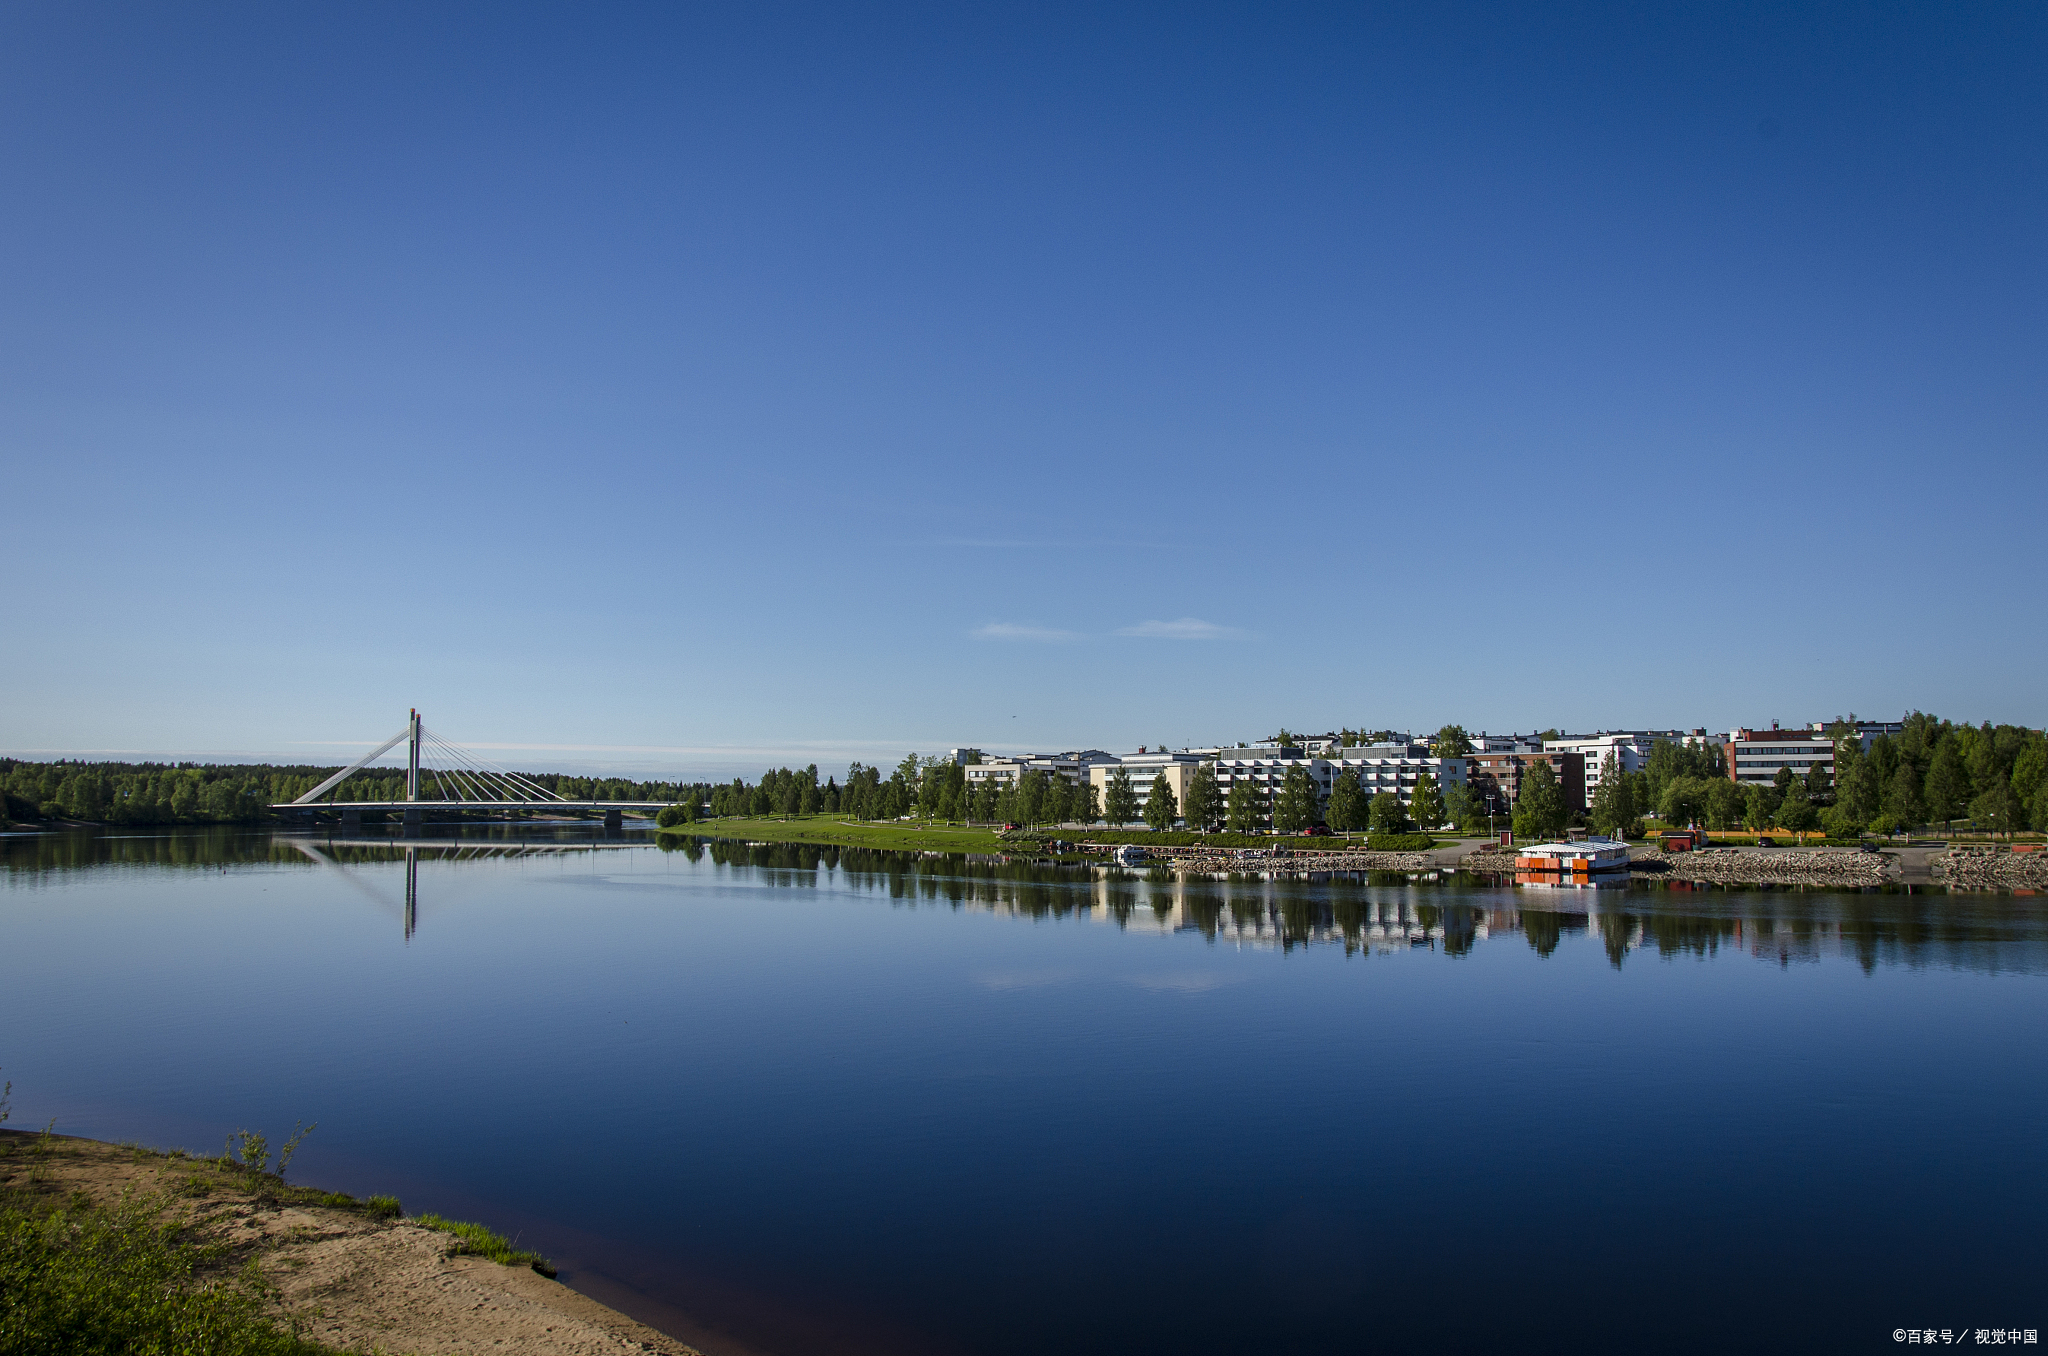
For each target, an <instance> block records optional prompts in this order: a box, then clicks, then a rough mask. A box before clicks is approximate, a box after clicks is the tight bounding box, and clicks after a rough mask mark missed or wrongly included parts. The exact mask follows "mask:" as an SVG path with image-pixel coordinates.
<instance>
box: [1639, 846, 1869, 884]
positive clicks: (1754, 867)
mask: <svg viewBox="0 0 2048 1356" xmlns="http://www.w3.org/2000/svg"><path fill="white" fill-rule="evenodd" d="M1891 865H1892V864H1891V859H1890V858H1888V857H1886V856H1884V855H1883V854H1882V853H1877V852H1856V851H1843V850H1839V849H1836V850H1828V849H1821V850H1818V851H1813V852H1801V851H1798V850H1796V849H1785V850H1772V851H1766V852H1739V851H1737V850H1736V849H1734V848H1702V849H1700V850H1698V851H1696V852H1663V851H1660V850H1658V849H1656V848H1639V849H1637V850H1636V851H1635V852H1634V853H1633V854H1632V855H1631V856H1630V858H1629V869H1630V870H1631V871H1633V872H1636V873H1639V874H1642V875H1655V876H1659V877H1662V878H1663V879H1665V880H1684V881H1696V882H1700V883H1703V884H1709V885H1829V886H1836V887H1840V888H1845V889H1860V888H1862V887H1864V886H1867V885H1883V884H1884V883H1885V882H1886V881H1887V880H1889V879H1890V878H1891Z"/></svg>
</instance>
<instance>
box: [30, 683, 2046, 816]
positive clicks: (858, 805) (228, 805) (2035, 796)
mask: <svg viewBox="0 0 2048 1356" xmlns="http://www.w3.org/2000/svg"><path fill="white" fill-rule="evenodd" d="M1346 733H1347V734H1348V733H1350V732H1348V731H1347V732H1346ZM1828 733H1829V737H1830V738H1831V739H1832V740H1833V743H1834V748H1835V768H1836V773H1835V775H1834V776H1830V775H1829V773H1828V771H1827V769H1826V768H1825V767H1824V766H1819V765H1816V766H1815V767H1814V769H1813V770H1812V771H1811V772H1809V773H1808V774H1807V775H1806V776H1804V777H1799V776H1795V775H1794V774H1793V773H1792V772H1791V771H1790V770H1789V769H1785V768H1781V769H1779V772H1778V776H1777V778H1776V780H1775V781H1774V782H1773V783H1772V784H1769V785H1763V786H1758V785H1741V784H1738V783H1736V782H1734V781H1732V780H1730V778H1729V777H1728V775H1727V768H1726V765H1725V763H1724V762H1723V760H1722V758H1721V756H1720V754H1719V753H1718V752H1717V751H1716V750H1715V749H1713V748H1712V747H1711V746H1708V745H1704V744H1684V743H1676V742H1664V743H1659V744H1657V745H1656V746H1655V747H1654V748H1653V749H1652V750H1651V752H1650V754H1649V757H1648V759H1647V760H1646V762H1645V764H1644V765H1643V766H1642V767H1640V768H1636V769H1633V770H1625V769H1623V768H1621V767H1620V766H1619V765H1618V764H1617V763H1616V761H1615V759H1614V756H1613V755H1612V754H1611V753H1610V754H1609V755H1608V756H1607V758H1606V760H1605V761H1604V762H1603V765H1602V769H1601V776H1600V777H1599V779H1598V784H1597V789H1596V790H1595V792H1594V795H1593V799H1592V803H1591V804H1590V805H1588V806H1587V807H1586V808H1585V809H1584V810H1583V811H1580V810H1578V809H1576V808H1575V807H1572V806H1568V805H1567V804H1566V803H1565V800H1564V797H1563V794H1562V790H1561V788H1560V787H1559V786H1558V785H1557V781H1556V778H1555V775H1554V774H1553V773H1552V771H1551V770H1550V768H1549V766H1548V764H1547V763H1546V762H1545V761H1543V760H1540V759H1538V760H1534V761H1532V762H1531V764H1530V765H1529V767H1528V769H1527V773H1526V775H1525V777H1524V779H1523V783H1522V785H1521V786H1520V787H1519V789H1518V794H1517V795H1516V797H1515V800H1514V803H1513V805H1512V807H1511V808H1510V809H1509V810H1508V812H1507V813H1505V814H1502V815H1499V816H1494V815H1490V814H1489V813H1488V808H1489V807H1488V806H1487V804H1486V803H1485V801H1484V798H1483V797H1482V795H1481V793H1480V791H1479V790H1478V789H1476V788H1475V787H1473V786H1470V785H1457V784H1453V785H1449V786H1439V785H1437V784H1436V782H1435V780H1434V779H1433V778H1430V777H1429V776H1427V775H1426V774H1425V775H1424V776H1423V777H1422V778H1420V779H1418V783H1417V785H1416V787H1415V788H1414V791H1413V794H1412V797H1411V799H1410V800H1409V801H1408V802H1407V803H1405V804H1404V802H1403V801H1402V800H1401V799H1400V798H1399V797H1397V796H1395V795H1393V794H1391V793H1390V792H1387V791H1384V790H1381V791H1378V792H1376V793H1374V792H1369V791H1368V790H1367V789H1366V788H1364V787H1362V786H1361V785H1360V784H1359V782H1358V781H1357V779H1356V777H1355V776H1352V775H1350V774H1344V775H1340V776H1339V777H1337V779H1336V780H1335V782H1334V784H1333V785H1332V787H1331V789H1330V791H1329V793H1328V794H1327V795H1324V794H1322V793H1321V791H1320V790H1319V788H1318V787H1317V786H1316V784H1315V783H1314V781H1313V780H1312V779H1311V778H1310V777H1309V776H1308V775H1307V773H1306V772H1305V771H1303V770H1302V769H1301V768H1299V767H1293V768H1289V769H1288V771H1287V772H1286V774H1285V776H1284V777H1283V779H1282V782H1281V784H1280V785H1279V786H1278V787H1277V788H1276V789H1275V790H1274V791H1273V792H1272V793H1271V794H1268V793H1267V792H1265V791H1263V790H1262V789H1260V788H1259V787H1258V786H1256V785H1254V784H1251V783H1248V782H1246V781H1239V782H1238V783H1237V784H1236V785H1234V786H1233V787H1232V788H1231V790H1230V792H1229V794H1228V795H1224V794H1222V793H1221V792H1220V789H1219V787H1218V784H1217V780H1216V778H1215V776H1214V774H1213V773H1211V772H1209V771H1208V770H1207V769H1206V768H1202V769H1198V770H1197V771H1196V773H1195V775H1194V776H1193V777H1192V778H1190V780H1189V783H1188V785H1187V787H1186V792H1185V795H1184V796H1179V797H1177V796H1176V794H1175V792H1174V789H1173V787H1172V786H1171V785H1170V784H1169V783H1168V781H1167V779H1166V777H1165V775H1164V774H1163V773H1160V774H1158V775H1155V776H1154V777H1153V778H1152V779H1151V781H1150V784H1149V786H1148V787H1147V790H1148V794H1147V795H1146V796H1144V797H1143V798H1142V806H1141V798H1140V797H1139V796H1138V795H1137V786H1136V784H1134V783H1133V781H1132V780H1131V778H1130V775H1129V773H1128V772H1127V771H1126V770H1125V769H1123V768H1117V769H1115V770H1114V771H1113V772H1112V773H1111V775H1110V776H1109V777H1108V779H1107V784H1106V786H1105V788H1104V790H1103V791H1102V792H1101V793H1098V792H1097V789H1096V788H1095V786H1094V785H1093V784H1091V783H1089V782H1087V781H1074V780H1070V779H1069V778H1067V777H1063V776H1060V775H1057V774H1054V773H1050V772H1046V771H1042V770H1039V769H1031V770H1027V771H1026V772H1024V773H1023V774H1022V775H1021V776H1019V777H1017V778H1014V779H1005V780H994V779H990V780H970V779H969V778H968V776H967V773H966V767H964V766H962V765H961V764H959V763H957V762H956V761H955V760H953V759H951V758H947V757H941V756H937V755H920V754H916V753H911V754H908V755H906V756H905V757H904V758H903V760H902V761H901V762H899V763H898V764H897V765H896V766H895V767H893V768H890V769H886V770H885V769H884V768H882V767H879V766H870V765H867V764H863V763H860V762H855V763H853V764H852V765H851V766H850V767H849V768H848V769H847V773H846V777H845V780H844V782H841V781H840V779H838V778H837V777H824V778H822V779H821V777H820V775H819V771H818V768H817V765H816V764H811V765H809V766H806V767H803V768H787V767H781V768H775V769H772V770H770V771H767V772H765V773H763V774H762V776H761V777H760V778H759V780H757V781H753V782H749V781H747V780H746V779H745V778H734V779H733V780H732V781H730V782H720V783H710V782H684V781H673V782H665V781H630V780H625V779H621V778H595V777H572V776H565V775H561V774H555V773H531V774H521V775H522V776H525V777H528V778H529V779H530V780H532V781H534V782H536V783H537V784H539V785H541V786H543V787H545V788H546V789H548V790H549V791H551V792H553V793H554V794H556V795H559V796H561V797H563V798H564V799H565V800H568V801H572V802H573V801H578V800H629V801H643V802H667V803H668V808H666V809H664V810H663V811H661V812H660V815H659V818H660V820H661V822H662V825H663V827H673V826H675V825H678V824H687V823H692V822H695V821H697V820H701V819H732V818H742V817H744V818H751V819H761V818H764V817H769V816H774V817H779V818H806V819H808V818H812V817H820V816H822V817H828V818H834V819H841V820H847V821H852V822H855V823H902V822H905V821H910V822H914V823H919V824H923V825H926V826H936V825H940V824H953V825H962V826H968V827H972V826H975V825H996V824H1016V825H1020V826H1022V827H1025V828H1035V827H1041V826H1049V825H1084V826H1093V825H1098V824H1100V825H1107V826H1112V827H1115V826H1122V825H1126V824H1132V823H1137V822H1143V823H1145V824H1146V825H1148V827H1150V828H1152V829H1153V830H1155V831H1160V832H1165V831H1169V830H1172V829H1174V828H1176V827H1184V828H1186V829H1188V830H1192V831H1199V832H1215V831H1218V830H1221V831H1227V832H1231V833H1239V834H1261V833H1277V834H1290V833H1298V832H1300V831H1302V830H1304V829H1308V828H1311V827H1315V826H1322V827H1327V828H1329V829H1330V830H1332V831H1333V832H1338V833H1355V832H1365V831H1370V832H1375V833H1398V832H1402V831H1405V830H1411V829H1413V830H1421V831H1424V832H1428V831H1434V830H1437V829H1441V828H1444V827H1446V826H1455V827H1457V828H1458V829H1460V830H1463V831H1466V832H1473V831H1481V830H1484V831H1490V830H1492V829H1493V828H1495V827H1502V828H1507V827H1511V828H1513V830H1514V831H1515V834H1516V836H1517V837H1518V838H1521V839H1523V840H1530V839H1540V838H1550V837H1556V836H1557V835H1559V834H1561V833H1562V832H1564V830H1566V829H1567V828H1569V827H1574V826H1577V825H1584V826H1585V827H1589V828H1591V829H1593V830H1594V831H1596V832H1600V833H1606V834H1611V835H1615V836H1618V837H1627V838H1639V837H1641V836H1643V835H1644V834H1645V833H1648V832H1654V831H1656V830H1657V829H1659V828H1661V827H1665V826H1696V827H1700V828H1704V829H1709V830H1714V831H1718V832H1724V833H1725V832H1731V831H1736V830H1746V831H1748V832H1751V833H1758V832H1766V831H1770V830H1774V829H1775V830H1782V831H1785V832H1788V833H1794V834H1798V835H1801V836H1803V835H1805V834H1808V833H1812V832H1816V831H1818V832H1823V833H1825V834H1826V835H1827V836H1829V837H1831V838H1836V839H1849V838H1853V837H1856V836H1857V835H1859V834H1863V833H1872V834H1879V835H1883V834H1890V833H1897V832H1905V831H1910V830H1913V829H1916V828H1924V827H1932V826H1936V825H1939V826H1943V827H1945V828H1946V827H1949V826H1953V825H1954V824H1956V823H1958V822H1962V821H1966V822H1968V823H1970V824H1971V825H1972V826H1973V827H1974V828H1976V829H1977V830H1979V831H1982V832H1988V833H1997V834H2003V835H2006V836H2008V837H2010V836H2013V835H2016V834H2020V833H2027V832H2043V831H2048V792H2044V786H2048V740H2044V737H2043V734H2042V732H2041V731H2039V730H2032V729H2028V728H2025V727H2022V726H2015V725H1996V726H1994V725H1992V724H1990V723H1989V722H1985V723H1984V724H1982V725H1979V726H1971V725H1969V724H1966V723H1965V724H1958V723H1954V722H1951V721H1947V720H1941V719H1937V718H1936V717H1934V716H1931V715H1927V714H1925V713H1920V712H1915V713H1913V714H1912V715H1911V716H1909V717H1908V718H1907V719H1906V721H1905V722H1904V726H1903V728H1902V729H1901V730H1900V732H1899V733H1897V734H1896V735H1892V734H1884V735H1879V736H1877V737H1876V739H1875V740H1874V741H1873V742H1872V743H1871V744H1870V746H1869V747H1868V749H1866V748H1865V747H1864V745H1863V743H1862V741H1861V740H1860V739H1859V738H1858V737H1857V735H1856V733H1855V731H1854V729H1853V728H1852V727H1850V726H1848V725H1847V724H1846V723H1842V724H1837V725H1836V726H1835V727H1833V728H1832V729H1831V730H1830V731H1829V732H1828ZM1361 737H1363V736H1361ZM1430 751H1431V753H1432V754H1433V755H1435V756H1437V757H1455V756H1462V755H1465V754H1469V753H1470V752H1471V751H1472V743H1471V740H1470V737H1469V736H1468V735H1467V734H1466V732H1465V730H1464V729H1463V727H1461V726H1458V725H1446V726H1444V727H1443V728H1442V729H1440V730H1439V731H1438V732H1437V733H1436V735H1435V736H1434V737H1433V738H1432V739H1431V740H1430ZM336 770H338V769H335V768H328V767H314V766H303V765H293V766H282V765H270V764H192V763H177V764H163V763H118V762H83V761H71V760H59V761H55V762H31V761H27V760H22V759H14V758H0V793H4V806H0V818H4V819H6V820H8V821H12V822H16V823H34V822H38V821H52V820H71V821H84V822H92V823H105V824H112V825H165V824H209V823H221V824H226V823H260V822H264V821H267V820H271V819H273V818H275V815H274V812H272V811H271V810H270V808H269V807H270V806H271V805H273V804H281V803H284V802H287V801H290V800H293V799H295V798H296V797H297V796H299V795H302V794H304V793H305V792H306V791H309V790H311V789H312V788H313V787H314V786H317V785H318V784H319V783H320V782H321V781H322V780H324V779H325V778H326V777H327V776H329V775H331V774H332V773H333V772H334V771H336ZM433 775H435V774H432V773H431V772H430V771H429V770H424V769H423V771H422V776H423V777H427V778H429V779H430V780H429V782H428V784H427V785H426V786H425V787H423V795H424V796H426V797H427V798H429V799H433V798H438V797H439V796H440V794H441V792H440V789H439V787H438V785H437V784H435V783H434V782H432V781H431V778H432V776H433ZM403 798H404V778H403V777H402V776H396V775H387V774H386V773H385V772H384V771H382V770H378V769H372V770H370V771H367V772H364V773H361V774H358V775H357V776H355V777H352V778H350V779H349V780H347V781H345V782H343V783H342V784H341V785H340V786H339V787H337V788H336V789H335V791H334V792H333V794H332V799H333V802H334V803H336V804H341V805H346V804H348V803H350V802H362V801H376V800H386V801H389V800H398V799H403ZM323 803H325V802H323ZM372 817H373V818H374V812H373V814H372Z"/></svg>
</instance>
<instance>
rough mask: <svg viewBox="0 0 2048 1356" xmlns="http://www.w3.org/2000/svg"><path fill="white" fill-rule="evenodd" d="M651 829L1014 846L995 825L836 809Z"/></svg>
mask: <svg viewBox="0 0 2048 1356" xmlns="http://www.w3.org/2000/svg"><path fill="white" fill-rule="evenodd" d="M655 834H656V835H657V836H658V837H669V836H671V835H678V836H682V837H692V836H694V837H698V838H731V839H739V840H742V841H746V842H754V843H833V844H837V845H839V846H841V847H864V848H887V849H896V850H903V851H910V852H1014V851H1017V850H1018V844H1017V843H1016V842H1015V841H1014V840H1013V841H1010V842H1005V841H1004V839H1003V837H1002V836H1001V835H999V834H998V833H996V831H995V830H994V829H991V828H988V827H986V826H982V825H975V826H969V825H965V824H945V823H936V824H931V825H929V826H925V825H921V824H920V823H919V822H918V821H916V820H900V819H899V820H879V821H873V822H868V821H858V820H850V819H841V818H839V817H838V816H836V815H812V816H810V817H808V818H801V817H791V818H787V819H785V818H782V817H781V816H778V815H762V816H758V817H756V816H752V815H747V816H740V815H728V816H727V817H725V818H724V819H700V820H698V821H697V822H695V823H694V824H678V825H676V826H675V827H674V828H668V829H656V830H655ZM1026 846H1028V845H1026Z"/></svg>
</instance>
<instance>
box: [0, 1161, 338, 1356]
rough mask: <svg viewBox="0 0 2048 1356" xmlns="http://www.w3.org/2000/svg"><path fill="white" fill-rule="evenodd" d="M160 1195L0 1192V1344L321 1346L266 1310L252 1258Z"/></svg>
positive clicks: (11, 1354) (240, 1350) (212, 1350)
mask: <svg viewBox="0 0 2048 1356" xmlns="http://www.w3.org/2000/svg"><path fill="white" fill-rule="evenodd" d="M167 1203H168V1198H166V1197H163V1196H158V1195H149V1196H135V1197H131V1198H129V1199H127V1200H124V1201H123V1202H122V1203H121V1204H120V1205H118V1206H115V1207H113V1208H111V1209H105V1210H101V1209H95V1208H93V1207H92V1206H91V1204H90V1203H89V1202H87V1201H85V1200H84V1199H83V1197H82V1196H74V1197H73V1198H72V1200H70V1201H69V1202H68V1203H66V1204H65V1205H63V1206H60V1207H58V1208H56V1209H54V1210H52V1209H48V1208H46V1205H43V1204H39V1203H36V1202H33V1201H31V1200H27V1199H23V1198H21V1197H19V1196H16V1197H10V1198H9V1199H7V1200H6V1201H4V1202H0V1354H4V1356H28V1353H45V1352H79V1353H94V1354H95V1356H97V1354H98V1353H109V1354H110V1356H111V1353H115V1352H148V1353H165V1354H166V1356H169V1354H170V1353H185V1352H195V1353H196V1352H204V1353H207V1356H316V1354H317V1353H322V1352H325V1351H326V1350H327V1348H325V1347H321V1346H319V1345H317V1344H315V1343H313V1342H309V1341H307V1340H305V1339H304V1338H302V1337H300V1336H298V1335H297V1334H296V1333H294V1332H292V1331H291V1330H290V1329H288V1328H285V1327H282V1326H280V1325H279V1324H278V1323H277V1322H276V1321H274V1320H273V1319H271V1318H270V1317H269V1316H268V1315H267V1314H266V1313H265V1311H264V1306H265V1303H266V1301H267V1299H268V1296H269V1293H270V1292H269V1287H268V1286H267V1285H266V1284H265V1282H264V1280H263V1277H262V1274H261V1272H260V1271H258V1270H257V1269H256V1268H255V1267H254V1266H253V1265H251V1266H248V1267H244V1268H243V1269H241V1270H240V1271H235V1272H215V1273H214V1274H208V1271H209V1269H210V1268H215V1267H217V1266H218V1264H219V1263H220V1262H221V1260H222V1252H221V1250H220V1249H218V1248H213V1247H201V1246H199V1245H197V1244H195V1243H193V1242H191V1241H189V1240H187V1239H186V1238H185V1237H183V1235H182V1233H181V1231H180V1230H179V1229H178V1227H177V1226H176V1225H173V1224H167V1223H165V1222H163V1219H162V1215H163V1212H164V1209H165V1206H166V1205H167Z"/></svg>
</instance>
